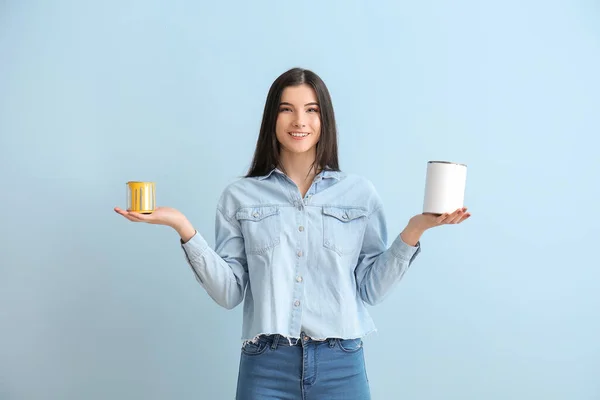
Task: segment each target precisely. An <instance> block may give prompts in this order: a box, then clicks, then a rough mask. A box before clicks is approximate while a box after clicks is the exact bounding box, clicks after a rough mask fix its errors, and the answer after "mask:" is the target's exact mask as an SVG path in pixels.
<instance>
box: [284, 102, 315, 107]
mask: <svg viewBox="0 0 600 400" xmlns="http://www.w3.org/2000/svg"><path fill="white" fill-rule="evenodd" d="M279 105H280V106H292V107H293V105H292V104H291V103H287V102H285V101H282V102H281V103H279ZM318 105H319V103H317V102H314V101H313V102H312V103H306V104H305V105H304V107H306V106H318Z"/></svg>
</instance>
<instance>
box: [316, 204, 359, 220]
mask: <svg viewBox="0 0 600 400" xmlns="http://www.w3.org/2000/svg"><path fill="white" fill-rule="evenodd" d="M323 214H325V215H329V216H331V217H334V218H337V219H339V220H340V221H342V222H348V221H352V220H354V219H357V218H361V217H366V216H367V212H366V211H365V210H363V209H362V208H348V207H323Z"/></svg>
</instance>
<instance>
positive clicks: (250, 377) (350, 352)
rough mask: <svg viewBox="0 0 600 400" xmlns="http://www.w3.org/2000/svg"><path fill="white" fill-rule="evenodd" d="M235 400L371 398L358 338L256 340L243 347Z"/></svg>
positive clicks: (360, 342)
mask: <svg viewBox="0 0 600 400" xmlns="http://www.w3.org/2000/svg"><path fill="white" fill-rule="evenodd" d="M296 341H297V343H296ZM236 399H237V400H263V399H264V400H271V399H272V400H275V399H277V400H323V399H327V400H336V399H339V400H370V399H371V395H370V389H369V382H368V379H367V372H366V368H365V359H364V353H363V343H362V340H361V339H327V340H324V341H320V340H312V339H310V338H308V337H307V336H306V335H305V334H304V333H302V335H301V338H300V340H297V339H292V340H291V343H290V342H289V341H288V339H287V338H285V337H283V336H280V335H269V336H264V335H263V336H260V337H259V338H258V340H257V341H256V343H253V342H249V343H247V344H245V345H244V346H243V347H242V350H241V356H240V367H239V375H238V382H237V395H236Z"/></svg>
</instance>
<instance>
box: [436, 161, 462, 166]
mask: <svg viewBox="0 0 600 400" xmlns="http://www.w3.org/2000/svg"><path fill="white" fill-rule="evenodd" d="M427 163H428V164H453V165H462V166H463V167H466V166H467V164H461V163H456V162H452V161H427Z"/></svg>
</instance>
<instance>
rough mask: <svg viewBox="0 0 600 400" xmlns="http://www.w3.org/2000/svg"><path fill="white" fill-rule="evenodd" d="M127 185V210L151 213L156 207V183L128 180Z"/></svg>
mask: <svg viewBox="0 0 600 400" xmlns="http://www.w3.org/2000/svg"><path fill="white" fill-rule="evenodd" d="M126 187H127V189H126V190H127V211H134V212H138V213H141V214H152V213H153V212H154V209H155V207H156V184H155V183H154V182H139V181H130V182H127V183H126Z"/></svg>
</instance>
